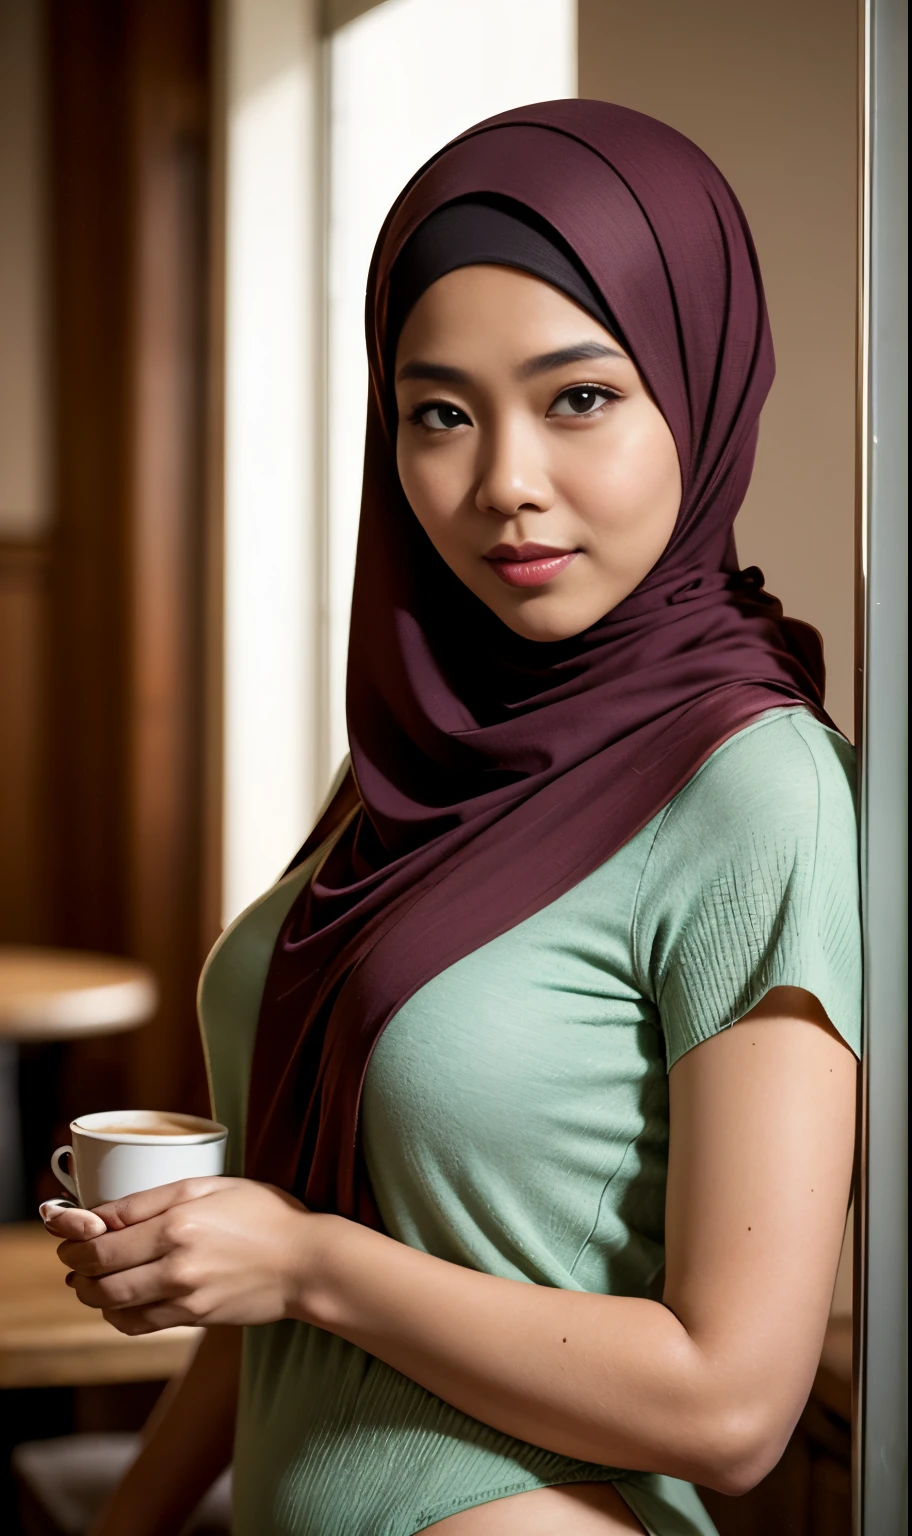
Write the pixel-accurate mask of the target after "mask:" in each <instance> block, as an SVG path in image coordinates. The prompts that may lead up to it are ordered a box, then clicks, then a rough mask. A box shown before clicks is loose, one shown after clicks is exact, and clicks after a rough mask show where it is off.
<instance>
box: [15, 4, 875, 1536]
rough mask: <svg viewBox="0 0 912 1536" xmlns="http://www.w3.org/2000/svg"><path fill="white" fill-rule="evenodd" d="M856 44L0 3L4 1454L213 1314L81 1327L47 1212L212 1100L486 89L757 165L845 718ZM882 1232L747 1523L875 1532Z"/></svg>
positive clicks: (141, 1378)
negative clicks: (377, 256) (246, 955)
mask: <svg viewBox="0 0 912 1536" xmlns="http://www.w3.org/2000/svg"><path fill="white" fill-rule="evenodd" d="M857 82H858V15H857V8H856V3H855V0H767V3H766V4H765V5H764V6H763V7H757V6H753V5H747V4H732V3H731V0H689V3H688V4H687V5H682V4H680V3H679V0H638V3H637V4H636V5H630V4H627V3H621V0H383V3H376V4H369V3H359V0H324V3H322V4H320V3H317V0H0V733H2V742H3V749H2V752H0V1152H2V1156H0V1218H2V1222H3V1225H0V1241H5V1242H6V1243H7V1247H6V1248H5V1249H3V1250H0V1269H4V1268H5V1272H6V1275H7V1281H6V1282H4V1283H5V1284H7V1285H8V1290H9V1294H7V1292H3V1293H2V1294H0V1415H2V1419H0V1422H2V1434H3V1437H4V1440H5V1446H6V1450H5V1451H4V1464H5V1463H6V1460H7V1452H8V1449H9V1447H10V1446H11V1445H12V1444H14V1443H16V1442H19V1441H23V1440H29V1439H36V1438H41V1437H50V1436H54V1435H63V1434H67V1435H69V1434H71V1433H73V1432H75V1431H80V1432H82V1433H85V1434H90V1433H91V1434H95V1435H96V1436H103V1435H104V1434H106V1433H108V1432H109V1431H110V1430H112V1429H116V1428H120V1429H124V1430H129V1429H131V1428H133V1427H134V1426H135V1424H138V1423H139V1422H141V1419H142V1416H143V1414H144V1413H145V1411H146V1409H147V1408H148V1406H149V1404H150V1403H151V1402H152V1401H153V1400H154V1397H155V1395H156V1394H157V1392H158V1390H159V1389H160V1383H161V1381H162V1380H163V1379H164V1378H165V1377H166V1376H167V1375H168V1374H169V1373H170V1371H171V1370H173V1369H174V1368H176V1364H177V1363H179V1357H182V1356H181V1350H184V1351H185V1350H186V1348H188V1347H190V1343H191V1341H189V1340H184V1341H183V1343H181V1344H180V1348H178V1347H177V1344H176V1343H175V1346H174V1349H173V1350H172V1353H171V1355H167V1352H165V1353H164V1354H162V1356H161V1357H160V1358H158V1359H155V1360H153V1359H152V1358H151V1356H143V1358H142V1359H140V1358H139V1357H138V1355H137V1352H136V1351H135V1350H132V1351H128V1352H124V1351H121V1352H120V1353H118V1354H117V1359H116V1363H115V1365H113V1366H112V1365H111V1364H110V1362H109V1363H108V1364H107V1365H104V1366H102V1365H100V1364H99V1363H98V1362H99V1360H101V1357H102V1355H104V1350H105V1348H107V1349H108V1353H109V1354H110V1353H111V1350H112V1349H113V1346H109V1344H108V1343H107V1342H106V1341H104V1340H100V1339H99V1338H96V1337H94V1336H93V1338H92V1339H90V1340H89V1342H88V1344H86V1343H85V1341H83V1344H81V1345H79V1348H81V1349H82V1350H83V1354H82V1356H81V1357H79V1358H75V1357H74V1360H70V1359H69V1356H67V1357H66V1358H67V1360H68V1361H69V1363H67V1364H65V1365H61V1364H60V1361H61V1360H62V1359H63V1358H64V1356H65V1355H66V1349H67V1348H70V1344H72V1339H73V1338H74V1337H75V1334H73V1332H72V1330H73V1329H75V1328H76V1322H75V1321H74V1319H73V1318H72V1317H69V1315H68V1316H67V1317H62V1318H61V1320H60V1328H61V1329H62V1332H61V1333H60V1335H59V1338H60V1340H62V1341H63V1342H62V1343H60V1345H59V1348H58V1347H57V1345H56V1344H54V1343H53V1339H54V1338H56V1337H57V1336H56V1335H53V1334H52V1331H50V1330H49V1328H48V1327H46V1326H44V1325H43V1322H42V1319H43V1317H44V1314H42V1313H41V1312H40V1311H39V1313H38V1315H37V1320H36V1317H35V1316H34V1315H33V1313H34V1306H33V1309H32V1314H29V1313H28V1309H27V1308H26V1310H25V1311H23V1306H24V1305H25V1303H24V1301H23V1298H26V1300H28V1298H30V1297H31V1298H32V1299H33V1298H34V1297H35V1296H36V1295H37V1294H38V1292H39V1291H41V1287H42V1286H49V1285H50V1284H51V1283H52V1282H54V1283H55V1284H56V1289H57V1290H59V1289H60V1286H59V1284H58V1283H57V1281H58V1276H57V1274H56V1272H51V1271H48V1270H47V1264H46V1260H45V1259H44V1257H43V1254H45V1253H46V1252H47V1251H48V1250H49V1249H50V1248H52V1245H51V1243H50V1240H49V1239H46V1238H45V1236H44V1234H43V1232H41V1231H39V1233H38V1234H37V1236H38V1237H40V1238H41V1239H42V1240H43V1242H44V1245H45V1247H44V1249H42V1250H40V1251H39V1249H38V1248H37V1247H36V1246H35V1237H36V1234H35V1232H34V1228H33V1225H32V1223H33V1217H34V1212H35V1208H36V1205H37V1202H38V1201H39V1200H40V1199H43V1198H46V1197H48V1196H49V1195H52V1194H55V1193H57V1192H58V1189H57V1185H56V1181H55V1180H54V1178H53V1177H52V1175H51V1174H50V1172H49V1170H48V1157H49V1154H50V1152H51V1151H52V1149H53V1148H54V1147H55V1146H57V1145H58V1144H60V1143H61V1142H65V1141H66V1140H67V1139H68V1132H67V1126H68V1122H69V1120H70V1119H71V1118H72V1117H73V1116H74V1115H76V1114H78V1113H85V1112H88V1111H91V1110H96V1109H110V1108H127V1107H139V1108H142V1107H148V1108H167V1109H179V1110H184V1111H189V1112H195V1113H201V1114H206V1113H207V1112H208V1095H207V1089H206V1078H205V1068H204V1063H203V1059H202V1053H201V1049H200V1044H199V1038H198V1034H197V1030H196V1023H195V989H196V982H197V978H198V975H199V970H200V966H201V964H202V962H203V960H204V958H205V956H206V953H207V951H208V949H209V948H210V946H211V944H212V943H213V941H214V939H215V938H216V936H217V935H218V933H219V931H220V929H221V928H222V926H223V925H224V924H225V923H227V922H229V921H230V920H231V919H232V918H233V917H234V916H236V915H237V913H238V912H240V911H241V910H242V908H243V907H244V906H245V905H246V904H247V903H248V902H249V901H251V900H252V899H254V897H255V896H257V895H258V894H259V893H260V891H261V890H262V889H263V888H264V887H265V886H266V885H267V884H269V883H270V882H271V881H272V880H273V879H274V878H275V877H276V875H277V874H278V873H279V871H280V870H281V869H282V868H283V866H284V865H285V864H286V863H287V862H288V860H289V859H290V857H291V856H292V854H293V853H294V851H295V849H296V848H297V847H298V845H299V844H300V842H301V841H302V840H303V837H304V836H305V834H306V832H307V831H308V830H309V824H310V822H311V819H312V816H313V812H314V810H315V808H316V806H317V805H318V804H319V801H320V800H321V798H322V795H323V793H324V790H325V789H326V787H327V785H328V783H329V780H330V777H331V775H332V773H333V771H334V769H335V767H336V766H337V764H338V762H339V761H340V759H341V758H342V756H343V754H344V752H345V750H346V738H345V721H344V701H343V696H344V675H345V659H346V642H347V627H348V607H349V594H350V588H351V577H352V566H353V557H354V541H355V535H356V530H357V518H358V504H359V495H360V475H361V454H362V443H363V424H364V403H365V396H366V381H367V373H366V363H365V359H364V345H363V299H364V284H365V277H366V272H367V265H368V260H369V257H370V253H371V249H372V246H373V242H374V239H375V237H376V234H377V231H378V229H379V227H380V224H381V222H382V219H383V217H384V215H385V213H386V211H387V209H388V207H389V204H390V202H391V201H392V199H393V198H394V197H395V195H396V193H397V192H398V191H399V189H400V187H401V186H402V185H403V183H404V182H405V181H406V180H407V179H408V178H409V177H410V176H411V175H412V174H413V173H414V171H415V170H416V169H417V168H418V166H419V165H420V164H421V163H422V162H423V161H424V160H425V159H426V158H427V157H428V156H429V155H430V154H431V153H433V152H434V150H435V149H437V148H438V147H439V146H440V145H441V144H442V143H444V142H445V141H446V140H447V139H448V138H450V137H452V136H453V135H454V134H456V133H457V132H459V131H460V130H461V129H463V128H465V127H466V126H468V125H469V124H471V123H472V122H474V121H477V120H478V119H480V118H482V117H485V116H488V115H490V114H492V113H494V112H498V111H501V110H504V109H506V108H508V107H511V106H516V105H520V104H522V103H524V102H531V101H539V100H546V99H550V98H554V97H562V96H573V95H580V96H584V97H597V98H601V99H605V100H611V101H616V102H621V103H623V104H625V105H627V106H631V107H635V108H637V109H639V110H641V111H645V112H648V113H652V114H653V115H655V116H657V117H659V118H662V119H664V120H665V121H667V122H669V123H672V124H673V125H674V126H675V127H677V128H679V129H681V130H682V131H683V132H684V133H686V134H688V135H689V136H690V137H692V138H693V139H695V140H696V141H697V143H699V144H700V145H701V146H702V147H703V148H704V149H705V150H706V151H707V152H708V153H709V154H710V155H711V156H712V158H713V159H714V160H715V161H716V162H717V164H718V165H719V166H720V168H721V170H722V171H723V173H724V174H725V175H726V176H727V178H728V179H729V181H730V182H731V183H732V185H733V187H734V189H735V191H736V193H737V195H738V197H739V199H740V201H741V203H742V205H743V206H744V208H745V211H746V214H747V217H748V220H749V222H750V225H751V228H752V230H753V233H754V237H755V240H756V243H757V247H758V250H759V255H760V261H761V266H762V270H763V274H764V280H765V285H766V292H767V299H768V303H769V308H770V312H771V318H772V326H773V336H774V341H775V345H776V352H777V359H778V376H777V380H776V383H775V385H774V389H773V393H772V396H771V398H770V401H769V404H768V405H767V407H766V410H765V412H764V417H763V426H762V430H761V438H760V449H759V455H758V461H757V467H756V471H755V474H754V479H753V483H752V486H751V490H750V494H749V497H748V501H747V503H746V506H745V509H744V511H743V513H742V515H741V517H740V519H739V529H740V534H739V549H740V554H741V558H742V563H743V564H750V563H756V564H759V565H760V566H762V568H763V569H764V571H765V573H766V577H767V584H768V586H769V587H770V588H771V590H773V591H774V592H776V593H777V594H778V595H779V596H781V598H782V599H783V601H784V603H785V606H786V609H787V611H788V612H790V613H794V614H798V615H800V616H801V617H803V618H806V619H809V620H810V621H811V622H812V623H814V624H816V625H817V627H818V628H819V629H820V630H821V632H822V634H823V636H824V641H825V645H826V651H827V658H828V670H829V683H828V706H829V708H830V712H831V713H832V715H833V716H834V718H835V719H836V721H837V722H838V724H839V725H840V726H841V727H842V728H843V729H844V730H845V731H846V733H847V734H848V735H850V736H851V735H853V730H854V694H855V672H854V668H855V663H854V654H855V650H854V643H855V642H854V626H855V619H854V607H855V604H854V593H855V574H854V571H855V409H856V406H855V401H856V365H855V348H856V288H857V221H858V210H857V183H858V169H857V164H858V148H857V140H858V128H857V124H858V110H859V106H858V85H857ZM74 952H75V955H74ZM80 965H81V966H82V969H80ZM86 967H88V969H86ZM4 977H5V978H6V982H4ZM4 986H5V988H6V1002H4ZM23 1245H25V1246H23ZM29 1245H31V1246H29ZM4 1255H5V1259H4ZM23 1255H25V1256H24V1257H23ZM54 1263H55V1264H56V1260H54ZM42 1265H43V1266H44V1267H43V1268H42ZM29 1266H31V1267H29ZM850 1269H851V1265H850V1259H849V1257H846V1260H845V1262H844V1265H843V1269H842V1271H841V1274H840V1281H839V1285H838V1286H837V1299H836V1304H835V1308H834V1318H835V1320H836V1323H838V1325H839V1326H838V1327H836V1326H835V1325H834V1332H833V1339H834V1340H837V1342H836V1343H832V1340H831V1341H830V1343H831V1347H832V1350H833V1351H835V1353H833V1354H832V1358H831V1359H830V1362H829V1365H827V1362H826V1360H825V1362H824V1365H825V1366H826V1370H827V1371H829V1376H828V1377H827V1376H826V1372H824V1373H823V1375H822V1376H821V1379H820V1380H821V1381H822V1383H823V1385H822V1386H820V1383H818V1386H819V1391H818V1394H817V1398H818V1401H817V1405H816V1407H815V1403H814V1401H813V1400H812V1404H811V1405H810V1409H809V1412H811V1410H812V1412H811V1418H810V1420H809V1421H808V1422H806V1423H805V1422H804V1421H803V1425H804V1427H803V1428H801V1429H800V1431H799V1434H798V1435H797V1436H796V1441H795V1442H794V1445H793V1447H792V1448H790V1451H789V1453H788V1454H787V1457H786V1461H785V1462H784V1463H783V1467H782V1468H780V1469H778V1470H777V1473H775V1474H774V1475H773V1479H771V1480H768V1481H769V1482H770V1483H771V1489H767V1490H766V1492H764V1491H763V1490H762V1489H761V1490H759V1491H758V1494H757V1495H755V1496H754V1495H752V1496H751V1500H753V1504H752V1505H751V1500H748V1501H740V1503H739V1504H738V1505H737V1506H730V1509H729V1511H728V1512H726V1511H725V1510H723V1511H722V1512H721V1513H719V1512H718V1510H717V1508H716V1505H717V1504H718V1502H719V1501H718V1500H717V1501H716V1504H714V1506H713V1509H714V1513H715V1514H716V1518H717V1520H718V1522H719V1525H720V1529H723V1530H724V1531H729V1530H730V1531H735V1530H736V1531H738V1532H739V1533H743V1536H751V1532H753V1531H754V1530H756V1531H758V1532H760V1531H761V1530H762V1531H766V1530H768V1529H769V1528H770V1524H769V1522H771V1519H772V1518H773V1514H772V1513H771V1512H772V1511H774V1512H775V1518H776V1519H777V1521H778V1523H779V1524H781V1525H782V1528H783V1530H785V1531H790V1532H791V1531H794V1532H795V1533H800V1536H805V1533H807V1536H812V1533H817V1532H821V1533H822V1532H826V1533H827V1536H833V1533H837V1536H838V1533H839V1532H840V1531H842V1530H846V1531H847V1530H848V1529H849V1524H848V1522H849V1518H850V1516H849V1505H848V1497H849V1495H848V1477H849V1473H848V1427H847V1424H848V1415H849V1404H848V1393H849V1388H848V1375H847V1371H848V1366H847V1364H846V1361H847V1360H848V1359H850V1351H851V1279H850ZM46 1294H47V1297H48V1298H49V1297H50V1291H49V1290H47V1292H46ZM41 1295H42V1297H44V1296H45V1291H41ZM55 1295H56V1291H55ZM73 1300H74V1299H73V1298H72V1297H70V1296H69V1294H68V1293H67V1295H66V1297H65V1301H66V1303H67V1304H69V1303H71V1302H73ZM54 1304H55V1305H56V1304H57V1303H54ZM41 1305H42V1306H46V1307H50V1306H51V1301H50V1300H49V1299H48V1300H43V1301H42V1302H41ZM82 1310H83V1311H84V1310H85V1309H82ZM48 1315H49V1314H48ZM39 1325H40V1326H39ZM99 1325H100V1326H102V1327H105V1328H106V1325H101V1324H100V1320H99ZM67 1326H69V1328H70V1330H71V1331H70V1333H67V1331H66V1329H67ZM28 1327H32V1330H33V1333H32V1334H31V1335H28V1337H29V1338H31V1339H32V1343H31V1344H29V1345H28V1348H26V1344H23V1340H24V1339H26V1334H27V1333H28ZM36 1328H37V1334H36V1332H35V1330H36ZM840 1329H841V1332H840ZM39 1335H40V1337H39ZM837 1335H838V1339H837ZM35 1338H38V1342H37V1343H35ZM42 1340H43V1341H44V1342H43V1343H42V1342H41V1341H42ZM49 1340H50V1341H51V1342H48V1341H49ZM67 1340H70V1344H67V1343H66V1341H67ZM125 1342H126V1344H128V1345H132V1344H136V1343H138V1342H139V1341H125ZM178 1342H180V1341H178ZM26 1343H27V1341H26ZM172 1343H174V1341H172ZM73 1348H74V1349H76V1355H77V1356H78V1354H79V1349H77V1348H76V1346H75V1345H74V1346H73ZM28 1349H31V1350H32V1353H31V1354H29V1353H28ZM23 1350H24V1351H25V1353H23ZM93 1350H94V1354H92V1351H93ZM847 1350H848V1352H849V1354H848V1355H847V1354H846V1351H847ZM42 1351H43V1353H42ZM840 1351H841V1353H840ZM4 1352H5V1353H4ZM71 1353H72V1350H71ZM90 1356H91V1361H90ZM55 1361H56V1362H57V1363H56V1364H55V1363H54V1362H55ZM80 1362H81V1363H80ZM93 1362H94V1363H93ZM840 1372H841V1373H842V1374H841V1375H840ZM118 1373H119V1374H118ZM821 1394H822V1396H821ZM814 1414H816V1418H815V1417H814ZM806 1417H807V1416H806ZM23 1475H24V1474H20V1483H21V1481H22V1476H23ZM2 1476H3V1477H4V1478H5V1479H6V1481H5V1482H4V1483H3V1485H2V1494H0V1497H2V1499H4V1500H5V1501H6V1503H5V1505H4V1504H0V1521H3V1520H4V1518H8V1519H9V1520H12V1519H13V1518H14V1516H13V1514H12V1511H13V1508H14V1505H15V1500H16V1498H17V1496H18V1497H25V1495H23V1494H22V1490H21V1488H20V1490H19V1494H18V1495H17V1494H16V1491H15V1490H14V1488H13V1483H12V1479H11V1474H9V1473H8V1472H6V1471H4V1472H3V1473H2ZM764 1499H765V1500H766V1503H764V1502H763V1501H764ZM77 1503H78V1500H77ZM722 1503H723V1504H724V1503H725V1501H722ZM73 1508H75V1506H73ZM752 1509H753V1510H754V1513H752V1512H751V1511H752ZM733 1513H734V1523H733ZM21 1518H23V1519H30V1520H31V1521H32V1522H33V1524H32V1525H30V1526H28V1529H29V1530H31V1529H36V1530H37V1529H39V1528H41V1529H47V1530H55V1529H61V1530H63V1529H67V1528H69V1529H72V1530H74V1531H75V1530H78V1529H81V1528H82V1527H81V1526H80V1525H79V1523H78V1521H79V1519H81V1518H82V1517H81V1516H80V1515H79V1511H78V1509H77V1510H76V1513H75V1514H73V1512H72V1509H71V1511H70V1514H69V1515H68V1516H65V1515H64V1514H60V1512H59V1511H58V1514H57V1515H55V1516H53V1517H51V1516H48V1519H52V1518H53V1519H56V1520H57V1524H56V1525H54V1524H53V1523H52V1524H48V1525H47V1526H45V1527H40V1526H39V1524H38V1522H39V1521H40V1520H41V1519H42V1518H43V1516H42V1514H41V1512H40V1511H39V1512H38V1513H36V1512H35V1510H34V1509H33V1510H32V1512H31V1514H29V1513H28V1512H26V1515H24V1516H22V1517H21ZM66 1518H68V1519H70V1522H71V1523H70V1526H69V1527H67V1526H66V1524H65V1519H66ZM213 1518H216V1519H217V1516H216V1517H213ZM752 1520H753V1521H755V1522H756V1523H755V1524H751V1523H750V1522H751V1521H752ZM74 1522H75V1523H74ZM764 1522H767V1523H764ZM4 1528H6V1527H4Z"/></svg>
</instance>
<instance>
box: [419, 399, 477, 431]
mask: <svg viewBox="0 0 912 1536" xmlns="http://www.w3.org/2000/svg"><path fill="white" fill-rule="evenodd" d="M468 419H469V418H468V416H467V415H466V413H465V411H461V410H459V408H458V406H455V405H445V404H444V403H443V401H441V400H437V401H434V402H433V403H432V404H431V405H417V406H416V407H415V409H414V410H413V411H412V414H411V416H410V417H409V420H410V421H414V422H420V423H421V425H422V426H423V427H427V429H428V431H429V432H447V431H449V430H450V428H451V427H461V426H462V424H463V422H467V421H468Z"/></svg>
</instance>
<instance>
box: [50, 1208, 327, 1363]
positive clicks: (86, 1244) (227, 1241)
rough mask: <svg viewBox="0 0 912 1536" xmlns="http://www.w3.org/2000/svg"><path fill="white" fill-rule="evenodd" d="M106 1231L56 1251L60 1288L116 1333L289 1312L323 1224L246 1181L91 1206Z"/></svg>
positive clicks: (263, 1318) (271, 1318)
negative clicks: (63, 1281)
mask: <svg viewBox="0 0 912 1536" xmlns="http://www.w3.org/2000/svg"><path fill="white" fill-rule="evenodd" d="M97 1215H99V1216H100V1217H102V1219H103V1220H104V1223H105V1226H106V1227H107V1229H108V1230H107V1231H106V1232H104V1233H103V1234H102V1235H101V1236H99V1237H95V1238H92V1239H91V1240H90V1241H83V1242H63V1243H61V1244H60V1247H59V1248H58V1249H57V1253H58V1256H59V1258H60V1259H61V1260H62V1262H63V1263H64V1264H65V1265H66V1266H67V1268H68V1269H70V1270H72V1274H70V1275H68V1276H67V1284H68V1285H71V1286H72V1287H73V1289H74V1290H75V1292H76V1294H77V1296H78V1297H79V1299H80V1301H83V1302H85V1304H86V1306H89V1307H98V1308H100V1310H101V1313H102V1316H103V1317H105V1318H106V1319H107V1321H108V1322H109V1323H113V1325H114V1327H115V1328H118V1329H119V1330H120V1332H121V1333H128V1334H140V1333H154V1332H155V1331H156V1330H157V1329H159V1328H173V1327H175V1326H177V1325H178V1324H193V1325H198V1324H204V1325H209V1324H212V1323H228V1324H247V1323H272V1322H276V1321H278V1320H279V1319H281V1318H285V1317H290V1316H293V1315H295V1313H296V1302H297V1299H298V1297H299V1295H300V1294H301V1291H302V1288H303V1286H304V1285H305V1284H306V1281H307V1277H308V1274H309V1273H310V1271H311V1270H312V1269H313V1268H314V1267H315V1264H316V1260H317V1252H318V1244H319V1242H320V1241H321V1234H322V1232H323V1228H324V1222H325V1220H326V1218H324V1217H321V1216H319V1215H315V1214H314V1213H313V1212H311V1211H308V1210H307V1208H306V1206H303V1205H301V1203H300V1201H298V1200H295V1199H294V1198H293V1197H292V1196H291V1195H288V1194H286V1193H285V1192H284V1190H281V1189H276V1188H274V1187H273V1185H271V1184H257V1183H255V1182H254V1181H253V1180H252V1179H229V1178H206V1179H185V1180H182V1181H180V1182H179V1183H176V1184H162V1185H160V1186H159V1187H158V1188H157V1189H147V1190H143V1191H142V1192H141V1193H140V1194H136V1195H130V1196H129V1197H128V1198H127V1199H125V1200H116V1201H112V1202H111V1203H110V1204H108V1205H100V1206H98V1207H97Z"/></svg>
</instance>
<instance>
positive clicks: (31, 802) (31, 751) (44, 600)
mask: <svg viewBox="0 0 912 1536" xmlns="http://www.w3.org/2000/svg"><path fill="white" fill-rule="evenodd" d="M49 586H50V550H49V549H48V547H47V546H46V545H42V544H19V543H0V740H2V749H0V943H6V944H16V943H20V944H24V943H37V942H41V941H42V940H46V939H47V937H48V935H49V933H50V931H51V912H50V902H49V886H48V872H49V871H48V853H49V837H48V831H49V829H48V754H47V721H46V704H47V662H48V655H47V641H48V619H49Z"/></svg>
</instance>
